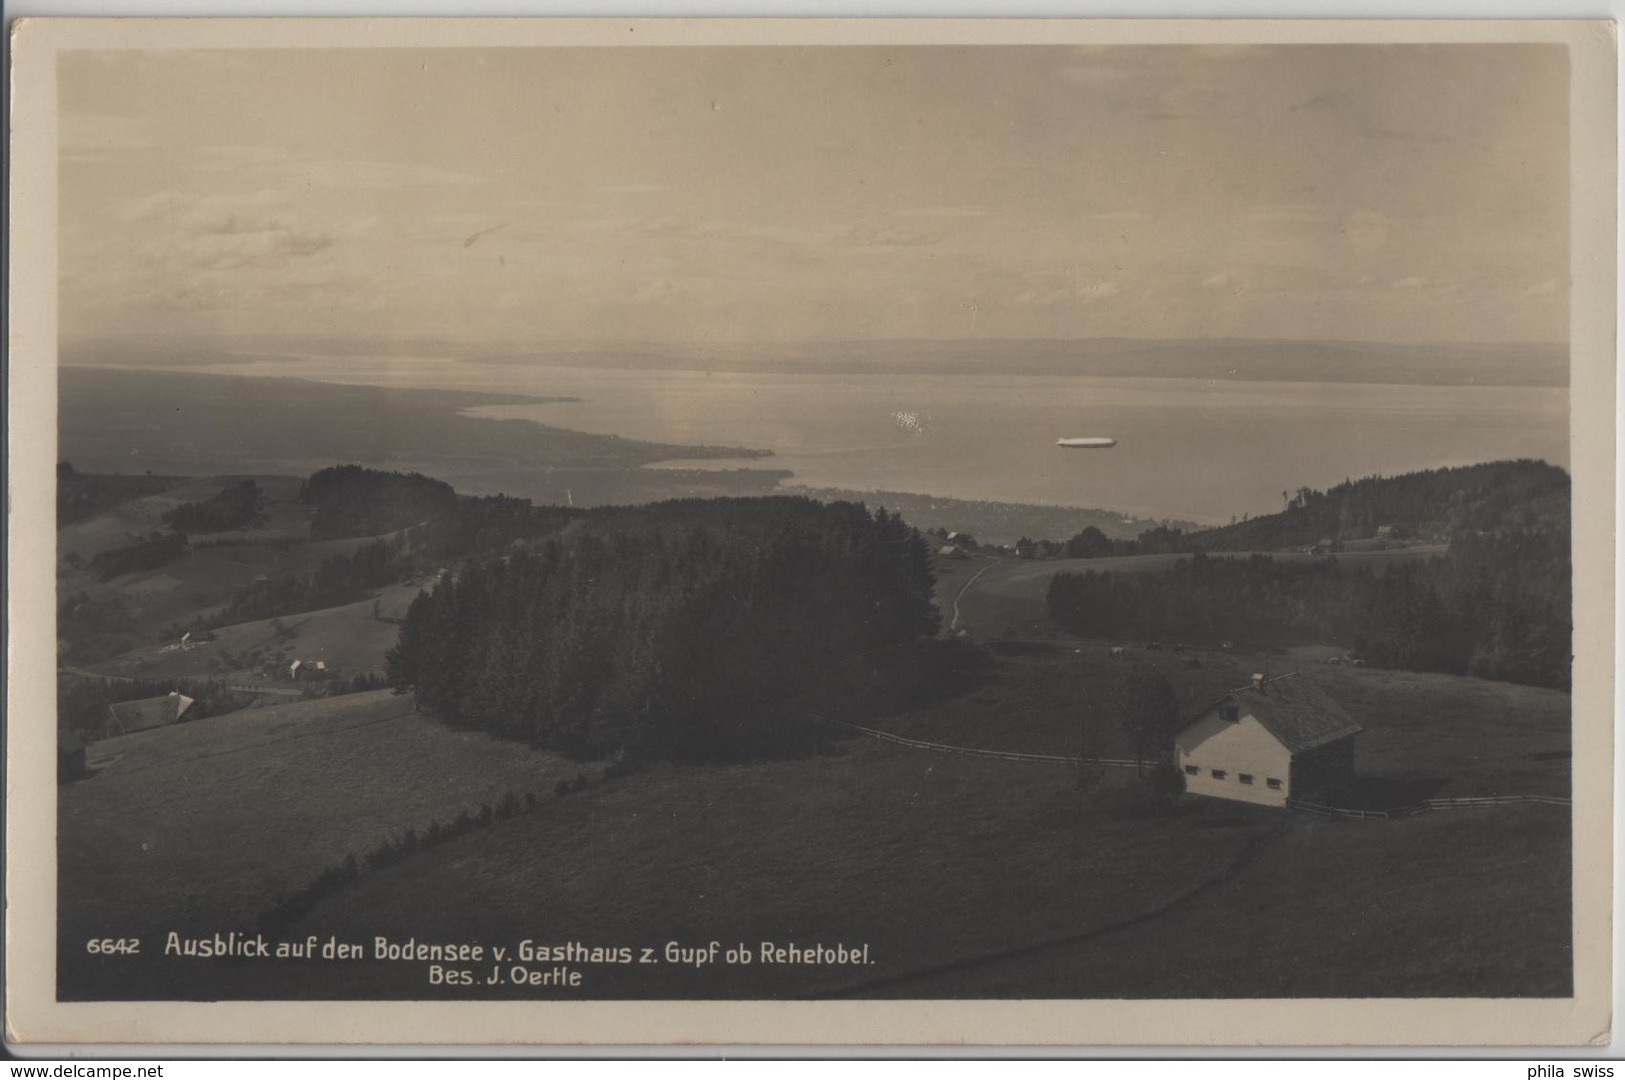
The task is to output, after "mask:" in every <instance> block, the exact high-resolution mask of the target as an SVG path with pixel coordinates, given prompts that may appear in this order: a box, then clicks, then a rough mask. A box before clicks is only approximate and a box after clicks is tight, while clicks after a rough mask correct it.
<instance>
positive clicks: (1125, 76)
mask: <svg viewBox="0 0 1625 1080" xmlns="http://www.w3.org/2000/svg"><path fill="white" fill-rule="evenodd" d="M1141 73H1142V72H1141V69H1139V68H1133V67H1128V66H1125V65H1123V64H1109V63H1092V64H1068V65H1067V66H1065V67H1062V68H1057V69H1056V71H1055V74H1056V75H1058V76H1059V77H1060V79H1061V81H1062V82H1067V83H1071V84H1072V85H1073V86H1085V87H1101V86H1115V85H1117V84H1118V83H1122V82H1127V81H1128V80H1129V79H1132V78H1134V76H1135V75H1137V74H1141Z"/></svg>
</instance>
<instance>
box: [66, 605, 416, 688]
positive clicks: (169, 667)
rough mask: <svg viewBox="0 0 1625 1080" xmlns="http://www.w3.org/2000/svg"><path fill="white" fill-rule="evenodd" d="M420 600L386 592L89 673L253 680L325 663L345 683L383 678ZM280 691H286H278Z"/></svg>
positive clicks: (129, 657) (134, 653) (141, 654)
mask: <svg viewBox="0 0 1625 1080" xmlns="http://www.w3.org/2000/svg"><path fill="white" fill-rule="evenodd" d="M417 594H418V586H416V585H390V586H386V587H385V588H383V589H381V590H379V594H378V597H377V600H376V604H377V608H376V612H375V610H374V601H373V600H359V601H357V602H356V603H353V604H345V605H343V606H342V607H334V608H324V609H322V610H320V611H309V612H303V613H300V614H297V615H284V616H282V617H281V618H279V619H261V620H258V621H256V622H247V623H237V624H236V625H234V626H224V627H221V628H220V629H218V630H216V631H214V635H215V640H214V641H210V642H203V643H201V644H198V645H197V646H195V647H189V648H185V649H182V648H178V647H177V646H176V644H175V643H174V642H173V641H170V642H164V643H162V644H158V645H149V646H147V647H145V648H140V649H134V650H131V651H130V652H127V653H125V654H123V655H122V656H117V657H114V658H113V659H111V660H107V661H104V662H102V663H100V664H95V665H92V667H93V669H94V670H97V671H104V672H106V673H107V674H110V675H125V676H139V677H145V678H184V677H194V678H204V677H211V676H218V675H222V674H224V673H226V672H228V671H230V672H239V673H243V674H244V675H245V676H246V675H256V676H257V675H258V670H259V664H258V661H261V660H264V659H267V658H272V657H275V656H276V654H281V656H280V657H279V658H281V659H286V660H288V661H290V662H291V661H292V660H294V659H301V660H325V661H327V663H328V665H329V666H330V667H333V668H336V669H338V671H339V672H340V673H341V674H344V675H357V674H360V673H363V672H376V673H382V672H383V670H384V653H385V651H387V650H388V649H390V648H392V647H393V646H394V645H395V642H396V641H397V640H398V639H399V637H400V627H399V626H397V625H396V624H395V623H394V622H390V621H387V620H391V619H399V618H401V617H403V616H404V615H405V614H406V609H407V607H408V606H409V605H410V604H411V603H412V600H413V598H414V597H416V596H417ZM279 627H280V628H281V629H280V632H279V629H278V628H279ZM284 685H286V684H285V683H284Z"/></svg>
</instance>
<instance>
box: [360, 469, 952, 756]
mask: <svg viewBox="0 0 1625 1080" xmlns="http://www.w3.org/2000/svg"><path fill="white" fill-rule="evenodd" d="M933 583H934V582H933V574H932V570H931V561H930V555H929V550H928V548H927V546H926V545H925V543H924V541H923V540H922V539H921V537H920V536H919V534H918V533H916V532H915V531H914V529H913V528H911V527H910V526H908V525H907V524H905V523H904V522H903V521H902V520H901V519H900V518H897V517H895V516H892V515H889V514H887V513H886V512H885V511H884V510H881V511H879V512H878V513H875V514H873V515H871V514H870V513H869V512H868V511H867V510H866V509H865V508H864V507H863V506H861V505H854V504H851V503H832V504H828V505H825V504H820V503H817V502H813V501H811V500H808V499H786V498H773V499H727V500H710V501H698V500H686V501H680V502H672V503H661V504H657V505H654V506H649V507H640V508H634V509H621V510H614V511H605V512H602V513H598V514H594V515H592V516H590V517H589V518H588V519H587V520H586V521H584V522H583V524H582V525H581V526H580V527H578V528H572V529H570V530H568V531H566V532H565V533H564V534H561V535H560V536H558V537H557V538H553V539H549V540H547V541H545V542H544V543H542V544H540V545H539V548H538V549H537V550H535V551H524V550H520V551H515V552H513V553H512V554H510V555H509V556H507V557H505V558H501V559H486V560H476V561H474V562H472V563H470V564H469V565H468V566H467V567H466V568H465V569H463V570H462V572H461V573H459V574H458V575H457V576H456V578H455V579H449V580H447V581H444V582H442V583H441V584H440V585H439V586H438V587H437V588H436V589H435V590H434V591H433V592H431V593H424V594H421V595H420V596H419V597H418V599H417V600H416V601H415V602H414V603H413V604H412V607H411V609H410V611H409V612H408V614H407V617H406V620H405V621H404V623H403V624H402V627H401V637H400V642H399V644H398V645H397V647H396V648H395V649H393V650H391V652H390V653H389V657H388V661H389V677H390V680H391V682H392V683H393V684H394V685H396V686H397V687H401V688H406V687H411V688H413V689H415V690H416V691H417V694H418V701H419V703H420V704H421V705H422V706H423V707H425V708H427V709H428V710H429V711H431V712H433V713H434V714H436V715H438V716H439V717H441V718H442V719H444V720H445V721H447V722H448V723H452V724H458V725H465V726H469V727H475V728H479V729H481V730H485V731H490V732H493V733H496V734H499V735H504V736H508V737H512V738H517V739H523V740H527V741H530V742H532V743H535V744H537V745H541V746H547V747H550V748H553V749H557V750H561V751H564V752H567V753H571V754H576V755H580V756H590V757H599V756H604V755H613V754H619V755H623V756H625V757H629V758H634V759H636V758H652V757H674V758H685V759H726V758H745V757H753V756H762V755H776V754H781V753H785V752H789V751H791V750H793V749H795V748H796V747H798V746H800V745H802V744H804V743H805V742H806V740H807V738H808V729H807V728H806V726H805V724H804V717H802V716H801V715H799V713H798V711H797V708H796V703H797V700H798V698H800V697H801V696H803V695H805V694H807V693H809V692H810V691H812V690H813V689H814V688H816V686H817V684H818V682H819V680H820V679H821V678H822V677H823V676H824V674H825V673H826V672H828V671H830V670H831V669H832V668H833V667H835V666H836V665H837V664H839V663H840V662H841V661H842V660H843V659H844V658H847V657H850V656H853V655H855V654H860V653H864V652H867V651H872V650H877V649H881V648H884V647H887V646H893V645H898V644H902V643H905V642H909V641H913V640H916V639H919V638H921V637H926V636H929V635H931V634H933V633H934V632H935V631H936V629H937V625H938V619H939V616H938V614H937V610H936V607H935V605H934V604H933V603H932V586H933Z"/></svg>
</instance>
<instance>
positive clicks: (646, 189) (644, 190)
mask: <svg viewBox="0 0 1625 1080" xmlns="http://www.w3.org/2000/svg"><path fill="white" fill-rule="evenodd" d="M593 190H594V191H598V192H600V193H602V194H605V195H652V194H654V193H656V192H659V191H665V190H666V188H665V185H663V184H604V185H603V186H601V187H597V188H594V189H593Z"/></svg>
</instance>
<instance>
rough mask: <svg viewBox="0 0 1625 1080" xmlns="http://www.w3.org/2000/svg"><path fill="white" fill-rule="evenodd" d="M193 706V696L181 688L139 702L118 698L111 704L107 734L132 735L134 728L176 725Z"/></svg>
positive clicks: (109, 735) (105, 728) (106, 735)
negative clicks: (188, 695) (118, 699)
mask: <svg viewBox="0 0 1625 1080" xmlns="http://www.w3.org/2000/svg"><path fill="white" fill-rule="evenodd" d="M191 707H192V699H191V698H189V697H187V696H186V695H185V694H183V693H181V692H180V691H178V690H171V691H170V692H169V693H167V694H165V695H163V696H162V697H152V698H142V699H141V700H139V701H115V702H114V703H113V704H111V705H109V706H108V707H107V721H106V724H105V726H104V728H103V732H104V737H105V738H111V737H112V736H114V735H128V734H129V733H130V732H132V731H145V730H147V729H148V728H155V727H162V726H163V725H165V724H173V723H175V721H177V720H179V719H180V718H181V717H183V716H185V715H186V710H187V709H190V708H191Z"/></svg>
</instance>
